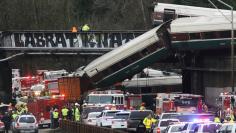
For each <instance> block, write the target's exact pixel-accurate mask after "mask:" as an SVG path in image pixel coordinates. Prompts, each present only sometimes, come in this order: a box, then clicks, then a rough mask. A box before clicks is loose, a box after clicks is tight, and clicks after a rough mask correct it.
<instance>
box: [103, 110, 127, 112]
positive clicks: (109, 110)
mask: <svg viewBox="0 0 236 133" xmlns="http://www.w3.org/2000/svg"><path fill="white" fill-rule="evenodd" d="M117 111H122V110H103V111H102V112H117Z"/></svg>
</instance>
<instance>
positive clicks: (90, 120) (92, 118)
mask: <svg viewBox="0 0 236 133" xmlns="http://www.w3.org/2000/svg"><path fill="white" fill-rule="evenodd" d="M100 114H101V112H90V113H88V116H87V118H86V119H83V122H84V123H85V124H88V125H96V120H97V116H99V115H100Z"/></svg>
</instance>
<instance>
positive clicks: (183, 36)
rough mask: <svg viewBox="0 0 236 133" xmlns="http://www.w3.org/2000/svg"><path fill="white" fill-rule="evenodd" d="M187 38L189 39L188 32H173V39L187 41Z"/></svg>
mask: <svg viewBox="0 0 236 133" xmlns="http://www.w3.org/2000/svg"><path fill="white" fill-rule="evenodd" d="M185 40H189V34H187V33H176V34H172V41H185Z"/></svg>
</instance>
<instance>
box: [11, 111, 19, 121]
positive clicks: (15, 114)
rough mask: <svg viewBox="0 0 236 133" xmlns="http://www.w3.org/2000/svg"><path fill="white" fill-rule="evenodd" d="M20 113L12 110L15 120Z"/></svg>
mask: <svg viewBox="0 0 236 133" xmlns="http://www.w3.org/2000/svg"><path fill="white" fill-rule="evenodd" d="M17 116H18V114H17V113H16V112H15V111H12V119H13V120H15V119H16V117H17Z"/></svg>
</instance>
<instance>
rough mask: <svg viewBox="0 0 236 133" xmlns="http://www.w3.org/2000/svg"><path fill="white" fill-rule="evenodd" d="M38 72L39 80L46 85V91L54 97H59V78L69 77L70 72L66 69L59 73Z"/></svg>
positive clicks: (58, 71)
mask: <svg viewBox="0 0 236 133" xmlns="http://www.w3.org/2000/svg"><path fill="white" fill-rule="evenodd" d="M38 72H39V73H38V75H39V79H41V82H43V84H44V85H45V89H46V90H47V91H48V92H50V94H52V95H58V94H59V89H58V78H61V77H63V76H66V75H68V72H67V71H66V70H64V69H63V70H57V71H45V70H41V71H39V70H38Z"/></svg>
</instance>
